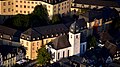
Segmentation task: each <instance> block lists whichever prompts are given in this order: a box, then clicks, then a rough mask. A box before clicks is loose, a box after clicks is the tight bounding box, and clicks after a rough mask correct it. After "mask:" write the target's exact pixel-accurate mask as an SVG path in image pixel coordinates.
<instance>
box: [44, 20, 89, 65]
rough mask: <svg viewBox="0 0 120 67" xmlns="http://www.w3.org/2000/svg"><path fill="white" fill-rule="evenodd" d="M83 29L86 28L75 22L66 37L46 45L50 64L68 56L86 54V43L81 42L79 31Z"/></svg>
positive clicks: (58, 38) (60, 37)
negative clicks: (50, 57)
mask: <svg viewBox="0 0 120 67" xmlns="http://www.w3.org/2000/svg"><path fill="white" fill-rule="evenodd" d="M80 23H84V22H80ZM84 29H86V28H84V27H83V26H82V25H79V24H78V23H77V22H76V21H75V22H74V23H72V24H71V26H70V29H69V34H68V35H63V36H59V37H57V38H55V39H54V40H53V41H51V42H50V43H48V44H47V45H46V49H47V50H48V52H50V54H51V55H52V60H51V62H52V63H53V62H56V61H59V60H60V59H62V58H66V57H69V56H73V55H77V56H80V55H83V54H84V53H85V52H86V46H87V43H86V41H81V39H82V38H81V31H82V30H84Z"/></svg>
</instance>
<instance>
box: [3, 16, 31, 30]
mask: <svg viewBox="0 0 120 67" xmlns="http://www.w3.org/2000/svg"><path fill="white" fill-rule="evenodd" d="M3 25H5V26H8V27H11V28H15V29H19V30H22V29H26V28H28V27H29V16H27V15H23V14H18V15H15V16H14V17H12V18H9V19H7V20H6V21H5V22H4V24H3Z"/></svg>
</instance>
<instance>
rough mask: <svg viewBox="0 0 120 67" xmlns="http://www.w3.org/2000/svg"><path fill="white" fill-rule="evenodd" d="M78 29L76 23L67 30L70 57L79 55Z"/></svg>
mask: <svg viewBox="0 0 120 67" xmlns="http://www.w3.org/2000/svg"><path fill="white" fill-rule="evenodd" d="M80 35H81V34H80V27H79V25H78V24H77V23H76V21H75V22H74V23H72V24H71V26H70V30H69V42H70V44H71V46H72V47H71V50H72V51H71V53H72V55H78V56H79V54H80Z"/></svg>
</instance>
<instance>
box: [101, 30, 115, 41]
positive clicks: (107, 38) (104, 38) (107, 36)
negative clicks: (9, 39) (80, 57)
mask: <svg viewBox="0 0 120 67" xmlns="http://www.w3.org/2000/svg"><path fill="white" fill-rule="evenodd" d="M99 37H100V40H101V41H102V42H106V41H112V40H113V38H112V36H111V35H110V34H109V33H108V32H104V31H103V32H102V33H100V34H99Z"/></svg>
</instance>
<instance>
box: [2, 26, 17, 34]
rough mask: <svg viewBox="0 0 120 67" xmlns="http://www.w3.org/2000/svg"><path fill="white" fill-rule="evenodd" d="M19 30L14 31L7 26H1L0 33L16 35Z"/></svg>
mask: <svg viewBox="0 0 120 67" xmlns="http://www.w3.org/2000/svg"><path fill="white" fill-rule="evenodd" d="M16 31H17V30H15V29H12V28H9V27H6V26H2V25H0V33H3V34H7V35H11V36H12V35H14V33H15V32H16Z"/></svg>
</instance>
